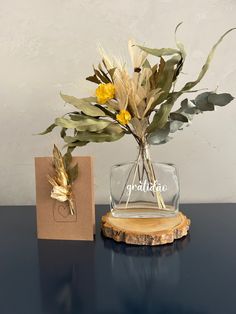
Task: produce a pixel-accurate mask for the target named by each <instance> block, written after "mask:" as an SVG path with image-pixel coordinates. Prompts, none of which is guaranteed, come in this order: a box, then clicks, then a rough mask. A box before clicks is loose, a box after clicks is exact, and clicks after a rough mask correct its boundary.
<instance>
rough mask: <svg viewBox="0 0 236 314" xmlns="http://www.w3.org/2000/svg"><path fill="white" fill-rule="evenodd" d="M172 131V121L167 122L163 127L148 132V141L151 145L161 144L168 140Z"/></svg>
mask: <svg viewBox="0 0 236 314" xmlns="http://www.w3.org/2000/svg"><path fill="white" fill-rule="evenodd" d="M169 133H170V123H169V122H168V123H166V125H165V127H164V128H162V129H156V130H155V131H153V132H151V133H150V134H148V137H147V141H148V143H149V144H150V145H159V144H163V143H165V142H166V141H168V140H169V139H168V135H169Z"/></svg>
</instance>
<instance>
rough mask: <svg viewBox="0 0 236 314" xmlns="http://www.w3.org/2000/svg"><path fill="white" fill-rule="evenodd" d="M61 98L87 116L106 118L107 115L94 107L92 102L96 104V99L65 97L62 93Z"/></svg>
mask: <svg viewBox="0 0 236 314" xmlns="http://www.w3.org/2000/svg"><path fill="white" fill-rule="evenodd" d="M60 95H61V98H62V99H63V100H64V101H65V102H66V103H68V104H71V105H73V106H74V107H76V108H77V109H79V110H81V111H83V112H84V113H85V114H86V115H88V116H91V117H104V116H105V115H106V114H105V113H104V112H103V111H102V110H101V109H99V108H98V107H96V106H94V105H92V104H91V103H90V102H96V101H97V99H96V97H88V98H81V99H79V98H76V97H74V96H68V95H63V94H62V93H60Z"/></svg>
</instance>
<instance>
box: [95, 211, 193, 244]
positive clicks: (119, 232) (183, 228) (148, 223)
mask: <svg viewBox="0 0 236 314" xmlns="http://www.w3.org/2000/svg"><path fill="white" fill-rule="evenodd" d="M189 226H190V219H188V218H187V217H186V216H185V215H184V214H182V213H181V212H179V213H178V214H177V215H176V216H174V217H168V218H166V217H165V218H164V217H162V218H116V217H113V216H112V214H111V212H108V213H107V214H106V215H104V216H103V217H102V222H101V228H102V232H103V234H104V236H106V237H108V238H112V239H114V240H115V241H117V242H125V243H128V244H136V245H162V244H166V243H172V242H174V240H175V239H180V238H182V237H183V236H186V235H187V233H188V230H189Z"/></svg>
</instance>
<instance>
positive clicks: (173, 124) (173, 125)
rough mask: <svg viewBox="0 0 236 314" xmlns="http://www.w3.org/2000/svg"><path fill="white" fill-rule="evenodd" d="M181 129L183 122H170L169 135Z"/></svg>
mask: <svg viewBox="0 0 236 314" xmlns="http://www.w3.org/2000/svg"><path fill="white" fill-rule="evenodd" d="M183 127H184V122H181V121H178V120H173V121H170V133H175V132H176V131H178V130H181V129H183Z"/></svg>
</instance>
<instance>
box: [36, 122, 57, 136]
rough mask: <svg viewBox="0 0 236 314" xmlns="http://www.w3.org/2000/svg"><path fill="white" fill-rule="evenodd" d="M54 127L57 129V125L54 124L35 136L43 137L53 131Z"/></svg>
mask: <svg viewBox="0 0 236 314" xmlns="http://www.w3.org/2000/svg"><path fill="white" fill-rule="evenodd" d="M55 127H57V125H56V124H55V123H53V124H51V125H49V127H48V128H47V129H46V130H45V131H43V132H41V133H38V134H37V135H45V134H48V133H50V132H52V130H53V129H54V128H55Z"/></svg>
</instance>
